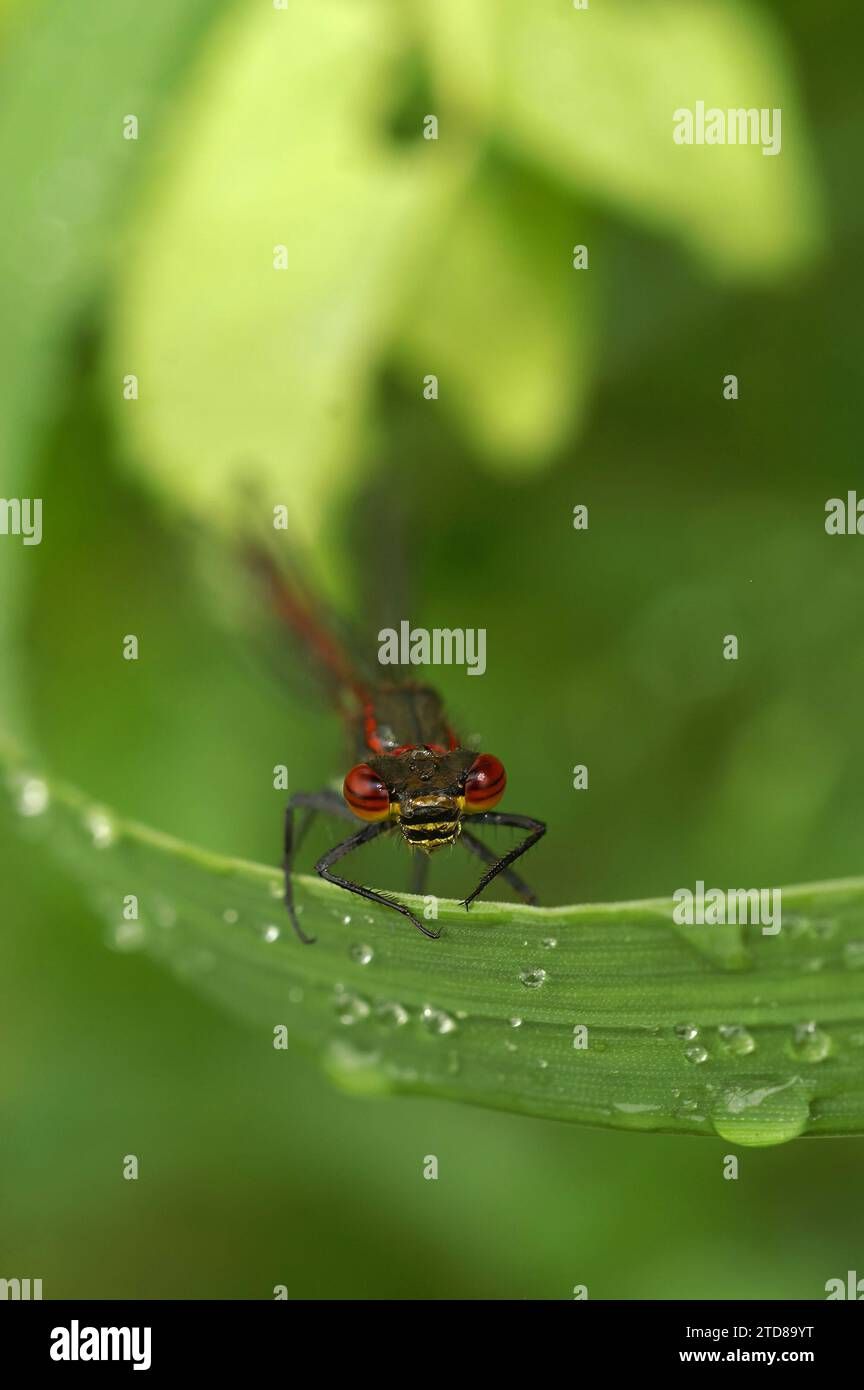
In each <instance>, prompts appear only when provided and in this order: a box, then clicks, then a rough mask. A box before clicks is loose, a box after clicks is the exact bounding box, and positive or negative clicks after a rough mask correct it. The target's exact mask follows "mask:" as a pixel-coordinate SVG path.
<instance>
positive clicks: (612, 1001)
mask: <svg viewBox="0 0 864 1390" xmlns="http://www.w3.org/2000/svg"><path fill="white" fill-rule="evenodd" d="M5 762H6V766H7V772H8V777H7V781H6V785H7V787H8V789H9V791H10V792H11V794H12V796H13V797H14V799H15V803H16V805H17V808H18V810H19V812H21V813H23V814H22V815H21V823H22V825H23V826H25V827H27V828H29V829H30V830H31V832H32V833H34V834H36V835H38V836H41V837H45V838H47V840H48V841H49V842H50V845H51V848H52V850H56V851H57V852H59V853H60V854H61V856H62V857H63V858H64V859H65V860H66V862H67V863H68V864H69V865H70V867H71V868H72V870H73V871H74V873H75V874H76V875H78V876H79V877H80V878H81V880H82V881H83V883H84V884H85V885H86V886H87V888H88V889H89V891H90V892H91V894H93V895H94V898H95V899H96V900H97V901H98V905H99V907H100V910H101V911H102V912H103V913H104V914H105V916H106V917H107V918H108V920H109V922H110V924H111V929H112V933H113V942H114V945H115V946H116V947H117V948H118V949H134V948H137V947H143V948H146V949H147V950H149V951H150V952H151V953H152V954H153V955H154V956H155V957H157V958H158V959H160V960H162V961H164V962H165V964H167V965H168V966H170V967H172V968H173V969H174V970H176V971H177V972H178V973H179V974H181V975H182V976H184V977H185V978H186V979H187V980H188V981H189V983H190V984H193V985H194V986H195V987H196V988H197V989H199V990H201V991H203V992H204V993H205V994H207V995H208V996H209V997H210V998H212V999H214V1000H217V1001H219V1002H220V1003H222V1004H224V1005H225V1006H226V1007H227V1008H229V1009H230V1010H232V1011H233V1012H235V1013H238V1014H240V1015H242V1016H243V1017H245V1018H246V1019H247V1020H248V1021H249V1022H250V1023H251V1024H252V1025H253V1026H254V1027H256V1028H258V1029H261V1030H263V1031H264V1032H265V1034H268V1035H272V1033H273V1030H274V1029H275V1028H276V1027H278V1026H279V1025H284V1026H285V1027H286V1029H287V1032H288V1036H289V1038H290V1045H291V1046H294V1045H295V1044H296V1045H300V1046H301V1047H304V1048H309V1049H312V1050H314V1051H315V1052H317V1053H318V1054H319V1055H320V1056H321V1058H322V1060H323V1062H324V1065H325V1066H326V1068H327V1070H328V1072H329V1073H330V1074H331V1076H332V1077H333V1078H334V1079H335V1080H336V1081H338V1082H339V1083H340V1084H342V1085H344V1086H345V1087H347V1088H348V1089H350V1090H352V1091H355V1092H358V1093H361V1094H386V1093H388V1092H391V1093H396V1092H403V1093H412V1094H418V1095H434V1096H441V1097H446V1098H449V1099H452V1100H462V1101H470V1102H473V1103H475V1104H480V1105H486V1106H492V1107H495V1108H497V1109H502V1110H511V1111H516V1112H521V1113H525V1114H531V1115H542V1116H546V1117H549V1118H557V1119H564V1120H573V1121H580V1122H583V1123H586V1124H597V1125H605V1126H610V1127H616V1128H621V1129H638V1130H663V1131H667V1132H672V1133H689V1134H719V1135H721V1136H722V1137H723V1138H725V1139H727V1140H729V1141H731V1142H734V1143H739V1144H757V1145H764V1144H772V1143H780V1142H783V1141H785V1140H788V1139H792V1138H795V1137H797V1136H798V1135H800V1134H805V1133H806V1134H852V1133H861V1132H864V993H862V989H861V980H862V975H861V974H860V969H861V967H862V964H864V879H854V880H851V879H850V880H847V881H846V882H837V883H826V884H820V885H814V886H810V887H801V888H792V889H784V891H783V909H784V913H783V930H782V932H781V934H780V935H779V936H776V937H765V936H763V935H762V933H761V930H760V929H758V928H746V929H743V933H742V930H741V929H738V928H729V927H726V928H716V929H714V930H715V932H716V933H718V934H720V935H721V936H722V935H723V934H724V933H725V934H727V936H728V940H729V941H730V943H731V947H730V948H729V951H728V954H727V963H726V965H725V966H724V964H723V962H722V960H721V959H720V958H719V956H718V954H717V951H716V948H715V945H714V944H713V943H711V942H710V936H711V932H710V929H706V928H704V927H701V928H700V927H694V928H685V927H675V926H673V924H672V921H671V904H670V903H669V902H668V901H665V902H664V901H662V900H654V901H650V902H641V903H625V904H609V905H599V906H585V907H564V908H552V909H545V910H544V909H539V908H527V907H521V906H520V907H516V906H510V905H507V904H503V903H483V904H482V905H477V906H476V907H475V909H474V910H472V912H471V914H470V917H469V916H468V915H466V913H465V911H464V910H463V909H462V908H461V907H460V906H459V905H458V904H456V903H453V902H443V901H442V902H441V903H440V916H439V923H440V925H441V926H442V927H443V929H444V936H443V939H442V940H441V941H440V942H430V941H427V940H426V939H424V938H421V937H420V936H419V934H418V933H416V932H414V931H412V930H411V929H410V927H407V926H403V925H402V923H401V922H396V921H394V920H393V916H394V915H393V913H392V912H387V911H384V910H380V909H378V908H376V907H375V905H374V904H371V903H359V902H358V901H357V900H354V899H352V898H349V897H348V896H347V895H346V894H345V893H344V892H342V891H341V890H340V889H338V888H336V887H333V886H331V885H329V884H324V883H323V882H321V881H320V880H318V879H308V878H303V877H300V878H298V879H297V888H298V890H299V895H300V901H301V905H302V909H303V914H304V915H303V923H304V926H305V927H306V929H307V930H309V931H310V932H313V933H316V934H317V936H318V941H317V943H316V944H315V945H314V946H307V947H303V946H301V945H300V944H299V943H298V942H297V941H296V940H294V939H293V937H292V936H291V934H290V931H289V930H288V928H287V927H286V924H285V921H284V917H283V910H282V905H281V901H280V897H281V883H280V877H279V874H278V872H277V871H276V870H275V869H270V868H267V867H266V866H264V865H260V864H252V863H248V862H244V861H242V860H237V859H229V858H224V857H221V856H218V855H214V854H210V853H207V852H206V851H204V850H200V849H196V848H194V847H192V846H189V845H185V844H183V843H181V842H180V841H177V840H174V839H172V838H171V837H169V836H166V835H162V834H160V833H158V832H156V831H153V830H149V829H147V828H146V827H144V826H141V825H137V824H134V823H132V822H124V821H120V820H118V819H116V818H115V817H113V816H112V815H111V814H110V813H109V812H107V811H106V810H104V809H103V808H100V807H97V806H94V805H92V804H90V803H89V802H88V800H87V798H86V797H84V796H83V795H82V794H81V793H80V792H77V791H75V790H72V789H70V788H68V787H62V786H51V787H49V786H48V785H47V784H46V783H45V782H44V781H42V780H41V779H39V778H36V777H34V776H33V775H32V774H31V773H29V772H28V771H27V770H26V769H25V768H24V767H23V766H22V765H21V763H20V762H19V760H18V759H17V758H16V756H15V755H14V754H9V753H8V752H7V753H6V756H5ZM130 893H134V894H136V895H137V897H138V901H139V907H140V920H136V921H125V920H124V918H123V915H122V907H123V900H124V898H125V896H126V895H127V894H130ZM742 935H743V937H744V939H743V940H742ZM706 941H708V942H709V949H707V950H706V949H704V948H703V943H705V942H706ZM816 961H818V968H817V967H816V965H815V964H814V962H816ZM580 1025H582V1026H584V1027H586V1028H587V1029H588V1030H589V1033H588V1046H587V1048H586V1049H584V1050H581V1049H580V1048H578V1047H577V1046H576V1045H575V1041H574V1037H575V1032H574V1030H575V1029H576V1028H577V1027H579V1026H580Z"/></svg>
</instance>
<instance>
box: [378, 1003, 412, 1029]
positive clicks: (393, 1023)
mask: <svg viewBox="0 0 864 1390" xmlns="http://www.w3.org/2000/svg"><path fill="white" fill-rule="evenodd" d="M375 1017H376V1018H377V1020H378V1022H379V1023H383V1024H384V1026H385V1027H387V1028H401V1027H402V1025H403V1024H404V1023H407V1022H408V1010H407V1009H404V1008H403V1007H402V1005H401V1004H398V1003H397V1002H396V1000H395V999H387V1000H385V1001H384V1003H383V1004H379V1005H378V1007H377V1008H376V1010H375Z"/></svg>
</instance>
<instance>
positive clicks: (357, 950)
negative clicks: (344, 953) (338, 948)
mask: <svg viewBox="0 0 864 1390" xmlns="http://www.w3.org/2000/svg"><path fill="white" fill-rule="evenodd" d="M374 958H375V952H374V951H373V950H372V947H371V946H366V945H365V944H364V943H362V942H361V943H359V944H358V945H356V946H352V947H351V959H352V960H353V961H356V963H357V964H358V965H369V964H370V962H371V961H372V960H374Z"/></svg>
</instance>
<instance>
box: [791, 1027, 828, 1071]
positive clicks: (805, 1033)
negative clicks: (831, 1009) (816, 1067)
mask: <svg viewBox="0 0 864 1390" xmlns="http://www.w3.org/2000/svg"><path fill="white" fill-rule="evenodd" d="M790 1051H791V1053H792V1055H793V1057H798V1058H799V1059H800V1060H801V1061H802V1062H824V1060H825V1058H826V1057H827V1056H828V1054H829V1052H830V1051H831V1039H830V1037H829V1036H828V1034H827V1033H825V1032H823V1030H822V1029H821V1028H817V1026H816V1024H815V1023H799V1024H798V1026H797V1028H796V1029H795V1033H794V1035H793V1038H792V1044H791V1048H790Z"/></svg>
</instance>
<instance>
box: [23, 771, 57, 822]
mask: <svg viewBox="0 0 864 1390" xmlns="http://www.w3.org/2000/svg"><path fill="white" fill-rule="evenodd" d="M48 800H49V798H48V784H47V783H46V782H43V781H42V778H41V777H25V778H24V780H23V781H22V782H21V783H20V785H19V788H18V810H19V811H20V813H21V815H22V816H41V815H42V812H43V811H45V810H46V809H47V807H48Z"/></svg>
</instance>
